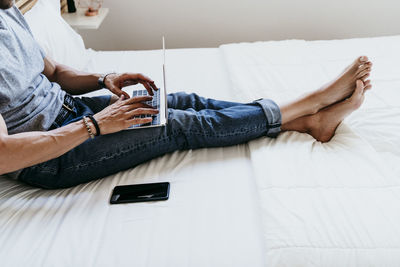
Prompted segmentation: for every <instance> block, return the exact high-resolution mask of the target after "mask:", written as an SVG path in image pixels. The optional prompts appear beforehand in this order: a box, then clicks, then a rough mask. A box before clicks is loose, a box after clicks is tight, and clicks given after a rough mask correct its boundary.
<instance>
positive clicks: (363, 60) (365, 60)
mask: <svg viewBox="0 0 400 267" xmlns="http://www.w3.org/2000/svg"><path fill="white" fill-rule="evenodd" d="M358 61H359V62H360V63H361V64H364V63H367V62H368V57H367V56H361V57H359V58H358Z"/></svg>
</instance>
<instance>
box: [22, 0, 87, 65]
mask: <svg viewBox="0 0 400 267" xmlns="http://www.w3.org/2000/svg"><path fill="white" fill-rule="evenodd" d="M59 3H60V1H59V0H39V1H38V2H37V3H36V5H35V6H34V7H33V8H32V9H31V10H29V11H28V12H27V13H26V14H25V19H26V21H27V22H28V24H29V27H30V28H31V30H32V33H33V35H34V37H35V39H36V41H37V42H38V43H39V44H40V46H41V47H42V48H43V50H44V51H45V52H46V56H48V57H50V58H51V59H53V60H55V61H56V62H58V63H61V64H65V65H67V66H70V67H73V68H76V69H78V70H83V69H84V68H85V67H86V65H87V64H88V58H89V57H88V53H87V51H86V49H85V44H84V43H83V40H82V37H81V36H80V35H79V34H78V33H76V32H75V31H74V30H73V29H72V28H71V27H70V26H69V25H68V23H66V22H65V20H64V19H63V18H62V17H61V14H60V4H59Z"/></svg>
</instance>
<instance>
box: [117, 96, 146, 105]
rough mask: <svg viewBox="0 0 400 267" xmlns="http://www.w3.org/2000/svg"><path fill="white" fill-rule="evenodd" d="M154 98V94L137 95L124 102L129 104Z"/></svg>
mask: <svg viewBox="0 0 400 267" xmlns="http://www.w3.org/2000/svg"><path fill="white" fill-rule="evenodd" d="M152 99H153V97H152V96H136V97H131V98H129V99H127V100H125V103H124V104H127V105H129V104H132V103H139V102H146V101H151V100H152Z"/></svg>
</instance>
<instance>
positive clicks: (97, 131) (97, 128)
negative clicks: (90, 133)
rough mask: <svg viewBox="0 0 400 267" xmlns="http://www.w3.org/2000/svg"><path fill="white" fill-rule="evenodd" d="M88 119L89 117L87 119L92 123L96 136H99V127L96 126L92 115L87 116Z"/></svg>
mask: <svg viewBox="0 0 400 267" xmlns="http://www.w3.org/2000/svg"><path fill="white" fill-rule="evenodd" d="M88 117H89V119H90V120H91V121H92V122H93V124H94V128H96V136H99V135H100V127H99V125H98V124H97V121H96V120H95V119H94V118H93V116H92V115H88Z"/></svg>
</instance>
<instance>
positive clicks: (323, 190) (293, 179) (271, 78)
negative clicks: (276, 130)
mask: <svg viewBox="0 0 400 267" xmlns="http://www.w3.org/2000/svg"><path fill="white" fill-rule="evenodd" d="M399 47H400V36H392V37H381V38H365V39H353V40H333V41H314V42H306V41H301V40H290V41H283V42H259V43H242V44H231V45H224V46H222V47H221V50H222V53H223V55H224V58H225V61H226V63H227V64H226V66H227V68H228V73H229V75H228V76H229V77H230V79H231V84H232V85H233V86H232V90H233V91H234V92H235V93H236V94H239V93H242V94H244V97H245V98H246V99H247V100H250V99H254V98H259V97H268V98H272V99H276V100H277V101H278V102H280V103H281V102H284V101H287V100H289V99H294V98H295V97H297V96H299V95H300V94H302V93H305V92H307V91H310V90H314V89H316V88H318V87H319V86H320V85H322V84H323V83H325V82H327V81H329V80H330V79H332V78H334V77H335V76H336V75H338V74H339V73H340V72H341V70H343V68H344V67H345V66H346V65H347V64H350V63H351V62H352V61H353V60H354V58H355V57H357V56H359V55H362V54H366V55H368V56H369V57H370V59H371V60H372V61H373V63H374V66H373V73H372V75H371V79H372V82H373V89H372V90H371V91H370V92H368V93H367V95H366V101H365V103H364V105H363V106H362V107H361V108H360V110H358V111H356V112H354V113H353V114H352V115H351V116H350V117H349V118H348V119H346V120H345V122H344V123H343V124H342V125H341V126H340V127H339V128H338V129H337V134H336V136H335V137H334V138H333V139H332V141H331V142H329V143H326V144H321V143H319V142H316V141H315V140H314V139H313V138H311V137H310V136H308V135H306V134H300V133H294V132H290V133H289V132H288V133H283V134H281V135H280V136H279V137H278V138H277V139H275V140H273V139H268V138H264V139H258V140H255V141H252V142H250V144H249V153H250V157H251V162H252V166H253V170H254V173H255V177H256V180H257V188H258V192H259V197H260V203H261V204H260V205H261V206H262V212H261V214H262V217H263V229H264V238H265V244H266V250H265V255H266V263H267V266H399V265H400V253H399V252H400V224H399V222H400V209H399V207H400V198H399V195H400V171H399V170H400V169H399V163H400V67H399V66H398V62H399V60H400V50H399Z"/></svg>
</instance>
